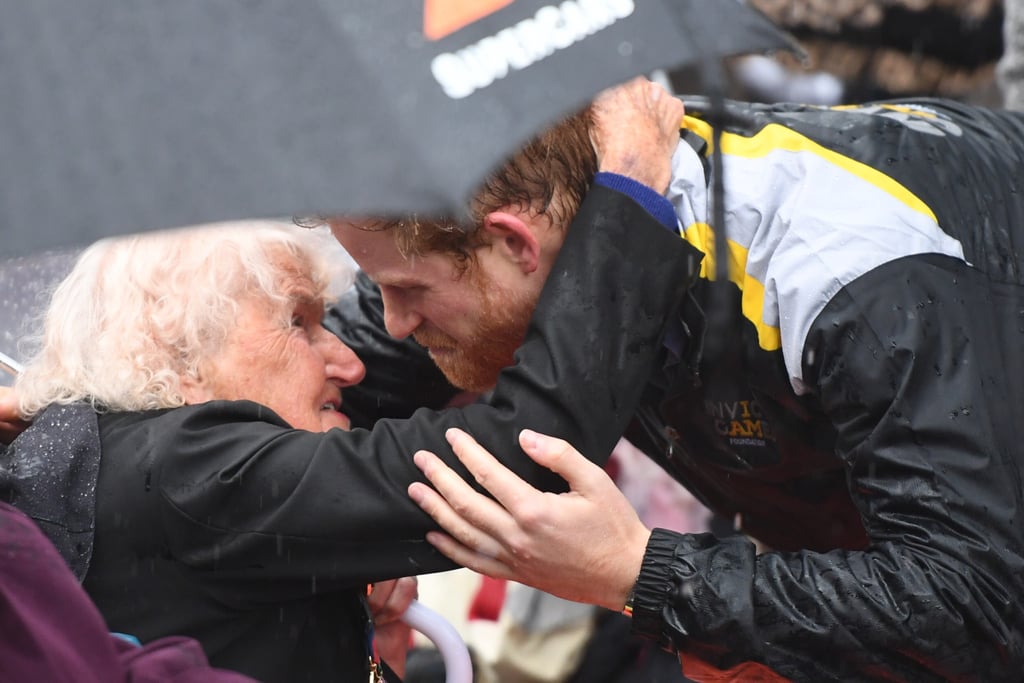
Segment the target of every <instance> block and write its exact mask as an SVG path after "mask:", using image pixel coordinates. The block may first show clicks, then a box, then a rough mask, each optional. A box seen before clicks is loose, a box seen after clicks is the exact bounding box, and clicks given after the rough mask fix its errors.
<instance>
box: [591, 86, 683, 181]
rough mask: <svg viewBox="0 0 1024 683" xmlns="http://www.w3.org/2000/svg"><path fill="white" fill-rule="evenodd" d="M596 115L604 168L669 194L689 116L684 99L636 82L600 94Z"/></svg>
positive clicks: (595, 140)
mask: <svg viewBox="0 0 1024 683" xmlns="http://www.w3.org/2000/svg"><path fill="white" fill-rule="evenodd" d="M593 112H594V129H593V133H592V138H593V143H594V149H595V151H596V152H597V159H598V164H599V168H600V170H602V171H609V172H612V173H618V174H620V175H624V176H629V177H630V178H632V179H634V180H636V181H638V182H641V183H643V184H644V185H647V186H648V187H651V188H653V189H654V190H656V191H658V192H659V193H661V194H664V193H665V190H667V189H668V183H669V181H670V180H671V178H672V155H673V154H674V153H675V150H676V147H677V146H678V145H679V129H680V126H681V125H682V123H683V116H684V115H685V114H686V107H685V106H683V103H682V101H681V100H679V99H678V98H676V97H673V96H672V95H671V94H670V93H669V92H668V91H667V90H665V89H664V88H663V87H662V86H660V85H658V84H657V83H654V82H653V81H649V80H648V79H646V78H635V79H633V80H632V81H629V82H628V83H625V84H623V85H620V86H617V87H615V88H610V89H608V90H605V91H604V92H602V93H601V94H600V95H598V96H597V97H596V98H595V99H594V105H593Z"/></svg>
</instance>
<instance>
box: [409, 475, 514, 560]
mask: <svg viewBox="0 0 1024 683" xmlns="http://www.w3.org/2000/svg"><path fill="white" fill-rule="evenodd" d="M427 476H428V479H429V478H430V475H427ZM453 476H454V475H453ZM431 483H434V482H431ZM434 485H435V486H437V484H434ZM465 489H466V490H468V491H469V493H470V495H472V496H475V497H476V498H475V499H474V505H480V504H484V503H486V504H488V505H490V506H494V507H496V508H497V507H498V506H497V505H496V503H495V502H494V501H493V500H491V499H489V498H486V497H484V496H481V495H480V494H479V493H477V492H476V491H473V490H472V489H470V488H469V487H468V486H466V487H465ZM408 493H409V497H410V498H412V499H413V501H414V502H415V503H416V504H417V505H419V506H420V508H421V509H422V510H423V511H424V512H426V513H427V514H428V515H430V517H431V518H432V519H433V520H434V521H435V522H437V524H438V526H440V527H441V528H442V529H444V530H445V531H447V532H448V533H449V534H451V535H452V536H454V537H455V538H457V539H458V540H459V542H461V543H462V544H464V545H466V546H467V547H469V548H472V549H473V550H476V551H478V552H480V553H483V554H486V555H489V556H491V557H497V556H498V555H499V554H500V553H501V552H502V547H501V545H500V544H499V543H498V542H497V541H495V540H494V538H493V537H492V536H491V535H490V534H489V533H488V531H487V527H486V526H485V525H484V524H481V523H477V522H475V521H473V520H467V519H466V518H464V517H463V516H462V515H461V514H459V513H458V512H456V510H455V508H453V507H452V504H451V503H449V501H448V500H447V499H446V497H445V494H444V492H441V493H438V491H435V490H434V489H432V488H430V487H429V486H426V485H425V484H421V483H414V484H411V485H410V486H409V490H408ZM448 495H451V496H452V498H455V499H458V498H459V495H458V494H455V493H450V492H449V494H448ZM497 513H498V514H500V515H502V516H504V517H505V518H506V519H507V518H508V513H507V512H505V511H504V510H502V509H500V508H498V510H497Z"/></svg>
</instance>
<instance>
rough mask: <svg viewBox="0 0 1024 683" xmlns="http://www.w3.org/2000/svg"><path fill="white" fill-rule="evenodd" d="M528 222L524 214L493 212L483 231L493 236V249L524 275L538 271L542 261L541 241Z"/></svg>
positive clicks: (488, 217)
mask: <svg viewBox="0 0 1024 683" xmlns="http://www.w3.org/2000/svg"><path fill="white" fill-rule="evenodd" d="M528 220H529V219H528V218H527V217H526V216H525V215H524V214H519V213H509V212H507V211H492V212H491V213H489V214H487V215H486V216H484V221H483V229H484V230H485V231H486V232H487V233H488V234H489V235H490V236H491V249H492V250H494V251H495V252H496V253H498V254H499V255H501V256H502V257H504V258H505V259H507V260H508V261H510V262H511V263H513V264H515V265H516V267H517V268H519V270H521V271H522V272H523V273H524V274H526V273H532V272H534V271H535V270H537V268H538V266H539V265H540V260H541V245H540V241H539V240H538V239H537V235H536V233H535V232H534V230H535V227H534V226H533V225H532V224H531V223H530V222H528Z"/></svg>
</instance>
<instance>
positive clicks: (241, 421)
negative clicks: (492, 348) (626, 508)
mask: <svg viewBox="0 0 1024 683" xmlns="http://www.w3.org/2000/svg"><path fill="white" fill-rule="evenodd" d="M698 266H699V254H698V253H697V252H696V251H695V250H694V249H693V248H692V247H690V246H689V245H687V244H686V243H685V242H684V241H683V240H681V239H680V238H679V237H678V235H675V234H673V233H672V232H670V231H668V230H666V229H665V228H664V227H662V226H661V225H660V224H659V223H658V222H657V221H656V220H655V219H654V218H652V217H651V216H650V215H649V214H647V213H646V212H645V211H644V210H643V209H641V208H640V207H639V206H637V205H636V204H634V203H633V202H632V200H630V199H629V198H627V197H626V196H625V195H621V194H619V193H617V192H614V191H612V190H608V189H606V188H602V187H594V188H593V189H592V190H591V191H590V193H589V194H588V196H587V197H586V199H585V201H584V202H583V205H582V207H581V209H580V211H579V213H578V215H577V218H576V220H575V221H574V223H573V225H572V226H571V227H570V229H569V232H568V236H567V238H566V241H565V244H564V246H563V248H562V250H561V251H560V254H559V257H558V259H557V260H556V263H555V264H554V267H553V269H552V272H551V274H550V276H549V277H548V280H547V283H546V285H545V288H544V290H543V292H542V295H541V297H540V300H539V302H538V305H537V308H536V311H535V314H534V316H533V319H532V321H531V324H530V327H529V330H528V332H527V335H526V339H525V342H524V344H523V346H522V347H521V349H520V350H519V351H518V353H517V354H516V357H515V360H516V362H515V364H514V365H513V366H511V367H509V368H507V369H505V370H504V371H503V372H502V373H501V376H500V378H499V381H498V384H497V387H496V389H495V390H494V392H493V394H492V396H491V398H490V399H489V400H488V401H487V402H479V403H475V404H472V405H470V406H467V407H465V408H462V409H448V410H444V411H440V412H438V411H432V410H427V409H421V410H419V411H417V412H415V413H414V414H413V415H412V416H411V417H410V418H409V419H406V420H399V419H384V420H379V421H377V422H376V424H375V425H374V426H373V428H372V429H355V430H353V431H351V432H343V431H340V430H332V431H330V432H328V433H326V434H317V433H309V432H301V431H296V430H289V429H282V424H283V423H280V422H278V423H277V424H274V423H273V421H270V422H267V421H262V422H261V421H259V420H260V417H259V416H260V415H261V414H262V415H263V416H264V417H266V413H267V411H266V409H262V410H261V409H260V408H259V406H256V405H255V404H248V403H245V402H236V403H224V402H221V403H213V404H206V407H205V409H204V408H203V406H198V407H193V408H182V409H177V410H175V411H170V413H168V414H167V415H166V416H164V419H166V420H169V421H172V422H176V424H173V425H170V426H171V427H173V428H174V429H175V430H176V431H177V432H178V433H179V434H180V435H181V437H180V438H176V439H174V442H173V443H166V444H163V443H157V444H147V446H146V448H153V449H155V450H157V451H158V452H160V453H162V455H160V457H159V458H158V459H159V461H160V463H161V464H160V465H159V467H158V468H154V470H153V475H152V479H153V481H152V486H153V487H154V488H157V489H158V490H159V491H160V492H161V494H162V495H163V497H164V499H165V501H166V504H167V505H166V515H167V518H166V519H165V520H164V522H163V524H162V526H163V527H164V528H167V529H169V530H170V533H171V534H172V541H171V548H170V552H172V553H173V554H174V555H175V556H177V557H179V558H181V559H182V560H183V561H185V562H186V563H187V564H189V565H191V566H193V567H197V568H209V567H212V566H216V567H217V568H218V569H219V572H218V575H219V576H222V577H235V578H242V577H246V576H249V577H253V576H256V577H258V578H260V579H261V580H264V581H265V580H266V579H267V578H268V577H277V578H278V579H279V580H280V581H281V582H283V581H285V580H286V579H289V578H290V579H293V580H294V581H295V582H296V590H299V591H306V592H308V587H309V576H310V575H311V574H312V575H314V576H317V577H318V579H317V581H318V584H317V585H319V586H325V587H326V586H328V585H332V582H342V583H345V584H348V585H352V584H358V583H361V582H366V581H377V580H383V579H387V578H391V577H397V576H405V575H411V574H419V573H424V572H428V571H437V570H444V569H450V568H451V567H452V565H451V564H450V562H449V561H447V560H446V559H444V558H443V557H441V556H440V555H439V554H438V553H436V552H435V551H433V550H432V548H431V546H430V545H429V544H427V543H426V541H425V539H424V534H425V532H426V531H427V530H429V529H432V528H435V527H434V525H433V522H432V521H431V520H430V519H429V517H428V516H426V515H425V514H424V513H423V512H422V511H421V510H420V509H419V508H418V507H417V506H416V505H415V504H414V503H413V502H412V501H411V500H410V499H409V498H408V496H407V493H406V489H407V487H408V485H409V483H410V482H412V481H417V480H422V476H421V474H420V472H419V470H418V469H417V468H416V466H415V465H414V464H413V462H412V455H413V453H414V452H415V451H416V450H418V449H429V450H432V451H434V452H435V453H437V454H438V455H439V456H441V457H442V458H444V459H445V460H446V461H447V462H449V463H450V464H452V466H453V467H455V468H456V469H457V470H458V471H460V472H461V473H463V474H464V475H465V476H467V477H468V476H469V475H468V473H467V472H466V471H465V470H464V469H463V468H462V466H461V464H460V463H458V461H457V459H456V458H455V457H454V455H453V454H452V453H451V451H450V449H449V447H448V445H447V443H446V441H445V440H444V432H445V430H446V429H447V428H449V427H460V428H462V429H465V430H466V431H467V432H469V433H470V434H472V435H473V436H475V437H476V438H477V439H478V440H479V441H480V442H481V443H482V444H483V445H484V446H485V447H487V448H488V449H489V450H490V451H491V452H493V453H495V454H496V455H498V456H499V457H500V458H501V459H502V460H503V461H504V462H506V463H507V464H508V465H509V466H510V467H511V468H512V469H513V470H514V471H516V472H517V473H518V474H520V475H521V476H522V477H524V478H525V479H526V480H528V481H530V482H533V483H534V484H536V485H539V486H541V487H544V488H547V489H556V490H561V489H564V486H565V484H564V482H563V481H562V480H561V479H559V478H558V477H556V476H555V475H554V474H553V473H551V472H550V471H547V470H544V469H543V468H540V467H538V466H537V465H536V464H534V463H533V462H532V461H531V460H530V459H529V458H527V457H526V456H525V455H524V454H523V453H522V452H521V450H520V449H519V447H518V441H517V436H518V433H519V431H520V430H521V429H523V428H525V427H530V428H532V429H536V430H539V431H541V432H545V433H549V434H553V435H555V436H558V437H561V438H564V439H566V440H568V441H569V442H570V443H572V444H574V445H575V446H576V447H577V448H579V449H580V451H582V452H583V453H584V454H585V455H586V456H587V457H589V458H592V459H594V460H597V461H603V460H604V459H606V458H607V457H608V455H609V453H610V452H611V450H612V448H613V447H614V445H615V443H616V441H617V439H618V438H619V436H620V435H621V434H622V432H623V429H624V427H625V425H626V423H627V421H628V420H629V417H630V415H631V414H632V412H633V410H634V409H635V406H636V403H637V402H638V400H639V397H640V394H641V391H642V387H643V385H644V380H645V379H646V378H647V377H648V375H649V374H650V373H651V372H652V369H653V368H654V366H655V364H656V363H657V362H658V361H659V359H660V357H661V344H660V340H661V337H662V334H663V327H664V323H665V321H666V319H667V318H668V317H669V315H670V313H671V312H672V311H673V310H674V309H675V307H676V305H677V302H678V301H679V300H680V299H681V297H682V294H683V293H684V292H685V291H686V289H687V287H688V284H689V282H690V280H691V278H692V277H693V276H694V274H695V273H696V271H697V268H698ZM346 400H347V399H346ZM154 434H156V432H155V430H154ZM152 438H153V439H154V440H156V439H157V438H158V437H157V436H156V435H154V436H153V437H152ZM161 438H163V439H164V440H165V441H167V439H166V437H161ZM136 447H137V445H135V446H133V448H136ZM142 469H145V468H142ZM157 469H159V471H157ZM127 476H136V477H138V476H141V475H140V474H135V475H131V474H129V475H127ZM124 485H125V486H127V485H128V484H127V482H125V483H124ZM255 568H258V571H257V570H256V569H255ZM281 589H283V586H281V585H279V587H278V590H281ZM277 597H280V594H279V593H278V595H277Z"/></svg>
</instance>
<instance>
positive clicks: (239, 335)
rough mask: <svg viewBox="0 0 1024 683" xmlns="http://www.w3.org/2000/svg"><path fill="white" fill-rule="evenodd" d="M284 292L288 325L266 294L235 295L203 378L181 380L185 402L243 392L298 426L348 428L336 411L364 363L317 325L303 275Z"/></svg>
mask: <svg viewBox="0 0 1024 683" xmlns="http://www.w3.org/2000/svg"><path fill="white" fill-rule="evenodd" d="M285 291H286V292H288V293H289V295H290V302H289V307H290V308H291V315H290V316H288V317H287V318H285V320H290V325H282V323H281V319H282V316H281V315H280V313H279V312H278V311H276V310H275V308H274V307H273V306H271V305H270V304H269V303H268V302H266V301H264V300H261V299H257V298H255V297H250V298H246V299H244V300H242V301H240V302H239V315H238V320H237V323H236V325H235V327H234V329H233V330H232V331H231V332H230V333H229V334H228V337H227V339H226V340H225V342H224V346H223V347H222V349H221V350H220V352H219V353H217V354H215V356H214V357H213V358H210V359H209V360H208V362H207V363H206V364H205V365H204V370H203V373H202V379H201V381H200V382H199V383H198V384H197V385H195V386H192V387H185V398H186V402H187V403H189V404H193V403H203V402H205V401H211V400H216V399H227V400H240V399H247V400H250V401H255V402H257V403H260V404H262V405H265V406H267V407H268V408H271V409H272V410H273V411H274V412H276V413H277V414H278V415H280V416H281V417H282V418H284V419H285V420H286V421H287V422H288V423H289V424H290V425H291V426H292V427H295V428H296V429H305V430H309V431H314V432H325V431H327V430H328V429H331V428H332V427H338V428H339V429H345V430H347V429H350V426H351V423H350V420H349V418H348V416H347V415H345V414H344V413H343V412H341V411H342V398H341V393H342V392H341V390H342V389H343V388H344V387H348V386H352V385H354V384H358V383H359V382H360V381H361V380H362V379H363V377H364V376H365V374H366V367H365V366H364V365H363V363H362V361H360V360H359V358H357V357H356V355H355V353H354V352H353V351H352V349H350V348H349V347H347V346H345V345H344V344H343V343H342V342H341V340H339V339H338V338H337V337H336V336H335V335H334V334H332V333H331V332H329V331H327V330H326V329H325V328H324V327H323V326H322V325H321V324H320V321H321V319H322V317H323V311H324V308H323V301H322V300H321V299H320V298H319V297H318V296H317V295H316V294H315V291H314V288H313V286H312V283H311V282H310V280H309V279H308V278H304V277H300V276H289V277H288V279H287V283H286V287H285Z"/></svg>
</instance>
